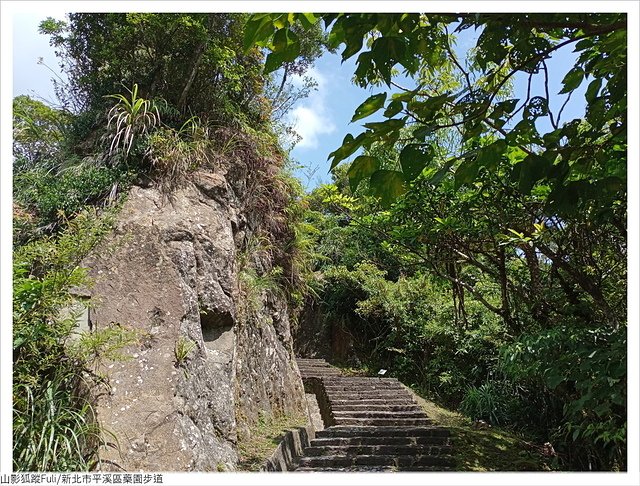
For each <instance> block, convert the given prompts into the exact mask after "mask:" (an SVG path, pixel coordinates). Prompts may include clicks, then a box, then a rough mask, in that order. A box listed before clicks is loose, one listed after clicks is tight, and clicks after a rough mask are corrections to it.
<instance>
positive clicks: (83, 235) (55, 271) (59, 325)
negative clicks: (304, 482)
mask: <svg viewBox="0 0 640 486" xmlns="http://www.w3.org/2000/svg"><path fill="white" fill-rule="evenodd" d="M111 223H112V218H111V215H110V214H109V213H107V214H105V215H102V216H100V215H98V213H97V212H96V211H95V210H94V211H84V212H82V213H80V214H79V215H78V216H77V217H76V218H75V219H73V220H71V221H68V222H67V226H66V229H65V230H63V231H62V232H61V233H60V235H59V236H58V237H57V238H54V237H47V238H43V239H41V240H39V241H34V242H32V243H29V244H27V245H24V246H21V247H18V248H17V249H16V250H15V252H14V267H13V288H14V293H13V363H14V365H13V418H14V420H13V467H14V469H15V470H16V471H86V470H90V469H91V468H92V467H93V466H94V464H95V461H96V450H97V448H98V447H99V446H100V445H101V444H103V443H104V442H105V441H106V440H107V438H108V436H109V434H108V432H107V431H105V430H102V429H101V428H100V427H99V425H98V424H97V422H96V420H95V415H94V412H93V408H92V403H91V398H90V397H91V392H90V390H91V389H92V388H93V387H94V386H96V385H98V384H101V383H104V379H103V378H102V377H100V376H99V375H97V374H96V373H95V370H96V369H97V366H98V364H99V362H100V360H101V359H103V358H105V357H107V358H113V357H115V356H116V355H117V350H118V349H119V348H121V347H122V346H125V345H127V344H130V343H131V342H133V341H134V340H135V339H136V335H135V334H133V333H132V332H128V331H126V330H125V329H123V328H121V327H119V326H118V327H109V328H106V329H103V330H100V331H96V332H92V333H90V334H80V335H78V333H77V332H76V318H77V313H74V312H69V311H68V309H69V308H70V307H71V306H72V305H75V304H77V302H75V301H74V297H73V295H72V289H73V288H74V287H85V286H88V285H90V281H89V279H88V277H87V272H86V269H84V268H82V267H81V266H80V264H81V261H82V259H83V258H84V257H85V256H86V255H87V254H88V253H89V252H90V251H91V250H92V249H93V248H94V247H95V245H96V244H97V243H98V242H99V241H100V240H101V238H102V237H103V236H104V235H105V234H106V232H107V231H109V229H110V227H111Z"/></svg>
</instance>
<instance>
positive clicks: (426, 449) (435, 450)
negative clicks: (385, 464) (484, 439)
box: [304, 444, 451, 457]
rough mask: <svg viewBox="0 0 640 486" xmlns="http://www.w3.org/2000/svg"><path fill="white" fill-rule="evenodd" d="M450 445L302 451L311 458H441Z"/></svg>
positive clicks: (321, 448) (354, 447) (322, 446)
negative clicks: (379, 456)
mask: <svg viewBox="0 0 640 486" xmlns="http://www.w3.org/2000/svg"><path fill="white" fill-rule="evenodd" d="M450 454H451V446H450V445H437V446H436V445H433V444H421V445H415V444H411V445H386V444H385V445H347V446H327V445H321V446H310V447H307V448H305V449H304V455H305V457H311V456H351V457H352V456H373V455H385V456H411V455H414V456H415V455H417V456H426V455H430V456H441V455H450Z"/></svg>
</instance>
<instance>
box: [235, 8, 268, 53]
mask: <svg viewBox="0 0 640 486" xmlns="http://www.w3.org/2000/svg"><path fill="white" fill-rule="evenodd" d="M274 30H275V27H274V26H273V21H272V19H271V17H270V16H266V17H261V18H258V19H255V20H254V18H253V17H252V18H251V19H250V20H249V21H248V22H247V25H246V26H245V30H244V40H243V48H244V50H245V51H248V50H249V49H251V47H252V46H253V45H254V44H256V43H258V42H261V41H265V40H266V39H268V38H269V37H271V35H272V34H273V31H274Z"/></svg>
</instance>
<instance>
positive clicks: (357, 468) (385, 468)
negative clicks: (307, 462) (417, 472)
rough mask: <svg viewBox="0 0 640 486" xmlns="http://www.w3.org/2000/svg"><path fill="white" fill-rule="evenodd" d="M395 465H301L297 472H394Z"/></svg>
mask: <svg viewBox="0 0 640 486" xmlns="http://www.w3.org/2000/svg"><path fill="white" fill-rule="evenodd" d="M397 470H398V469H397V468H395V467H393V466H350V467H299V468H296V470H295V471H296V472H312V473H313V472H329V471H331V472H392V471H397Z"/></svg>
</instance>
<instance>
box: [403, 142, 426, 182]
mask: <svg viewBox="0 0 640 486" xmlns="http://www.w3.org/2000/svg"><path fill="white" fill-rule="evenodd" d="M432 157H433V154H432V150H431V147H430V146H425V145H418V144H411V145H407V146H406V147H405V148H403V149H402V152H400V165H401V166H402V172H403V173H404V176H405V180H406V181H407V182H408V181H412V180H413V179H415V178H416V177H418V176H419V175H420V173H421V172H422V169H424V168H425V166H426V165H427V162H429V161H430V160H431V159H432Z"/></svg>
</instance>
